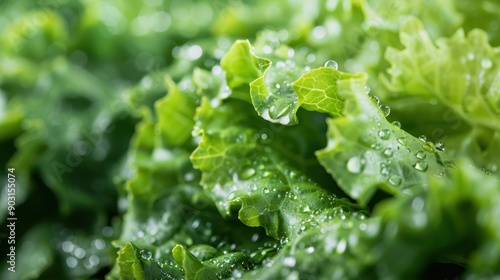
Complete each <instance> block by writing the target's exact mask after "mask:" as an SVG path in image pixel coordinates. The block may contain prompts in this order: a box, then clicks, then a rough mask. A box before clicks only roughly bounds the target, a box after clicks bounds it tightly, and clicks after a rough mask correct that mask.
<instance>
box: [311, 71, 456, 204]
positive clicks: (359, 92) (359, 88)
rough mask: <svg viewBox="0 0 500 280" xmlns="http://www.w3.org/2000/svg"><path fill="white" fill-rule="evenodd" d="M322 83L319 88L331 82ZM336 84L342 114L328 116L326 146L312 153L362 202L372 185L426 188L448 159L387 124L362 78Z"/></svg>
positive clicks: (408, 189) (406, 190) (392, 190)
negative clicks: (342, 99) (331, 117)
mask: <svg viewBox="0 0 500 280" xmlns="http://www.w3.org/2000/svg"><path fill="white" fill-rule="evenodd" d="M320 77H321V76H320ZM320 77H318V79H319V78H320ZM322 82H323V83H320V85H321V86H320V89H325V88H328V87H331V86H332V83H334V81H331V80H330V79H327V78H325V79H324V80H322ZM337 86H338V91H339V92H338V94H339V95H340V96H342V97H343V98H344V100H345V105H344V108H345V109H344V111H343V117H338V118H335V119H330V120H328V125H329V131H328V134H327V137H328V146H327V147H326V148H325V149H323V150H321V151H318V152H317V156H318V159H319V160H320V162H321V164H322V165H323V166H324V167H325V168H326V169H327V170H328V172H330V173H331V174H332V175H333V176H334V178H335V180H336V181H337V182H338V183H339V185H340V186H341V187H342V189H343V190H344V191H346V192H347V193H348V194H349V195H350V196H351V197H352V198H354V199H357V200H358V201H359V203H360V204H362V205H366V203H368V201H370V199H371V197H372V196H373V194H374V193H375V191H376V190H377V188H381V189H383V190H384V191H386V192H388V193H390V194H393V195H399V194H401V193H411V192H414V191H416V190H418V189H420V188H422V187H424V188H425V187H426V186H427V184H428V183H427V180H428V178H429V177H432V176H443V175H444V174H445V172H446V168H447V166H449V165H451V164H452V162H453V161H452V159H451V158H450V157H449V156H447V155H446V154H444V153H442V152H440V151H438V150H436V148H435V147H434V144H432V143H430V142H423V141H421V140H420V139H417V138H415V137H413V136H411V135H410V134H408V133H406V132H405V131H403V130H401V129H400V128H399V127H396V126H394V125H393V124H391V123H389V122H388V121H387V120H386V119H385V114H386V112H385V111H384V110H382V109H381V108H379V106H378V103H377V102H375V101H373V100H371V99H370V98H369V96H368V95H367V94H366V92H365V84H364V83H363V81H362V80H341V81H338V82H337ZM382 106H383V105H382Z"/></svg>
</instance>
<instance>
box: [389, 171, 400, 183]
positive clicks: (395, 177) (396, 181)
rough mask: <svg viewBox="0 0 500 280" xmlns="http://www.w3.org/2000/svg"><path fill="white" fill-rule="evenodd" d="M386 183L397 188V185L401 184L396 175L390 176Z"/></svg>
mask: <svg viewBox="0 0 500 280" xmlns="http://www.w3.org/2000/svg"><path fill="white" fill-rule="evenodd" d="M388 181H389V183H390V184H391V185H393V186H398V185H399V184H401V177H399V176H398V175H396V174H392V175H391V176H389V180H388Z"/></svg>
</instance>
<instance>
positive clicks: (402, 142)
mask: <svg viewBox="0 0 500 280" xmlns="http://www.w3.org/2000/svg"><path fill="white" fill-rule="evenodd" d="M398 143H399V144H401V145H402V146H406V144H407V141H406V138H405V137H400V138H398Z"/></svg>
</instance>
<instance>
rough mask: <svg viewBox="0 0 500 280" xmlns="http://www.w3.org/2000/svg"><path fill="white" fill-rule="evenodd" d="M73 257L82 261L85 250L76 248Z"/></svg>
mask: <svg viewBox="0 0 500 280" xmlns="http://www.w3.org/2000/svg"><path fill="white" fill-rule="evenodd" d="M74 255H75V257H77V258H79V259H83V257H85V250H84V249H83V248H76V250H75V252H74Z"/></svg>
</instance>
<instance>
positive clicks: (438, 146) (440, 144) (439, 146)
mask: <svg viewBox="0 0 500 280" xmlns="http://www.w3.org/2000/svg"><path fill="white" fill-rule="evenodd" d="M435 148H436V150H438V151H441V152H443V151H444V143H443V142H436V146H435Z"/></svg>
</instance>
